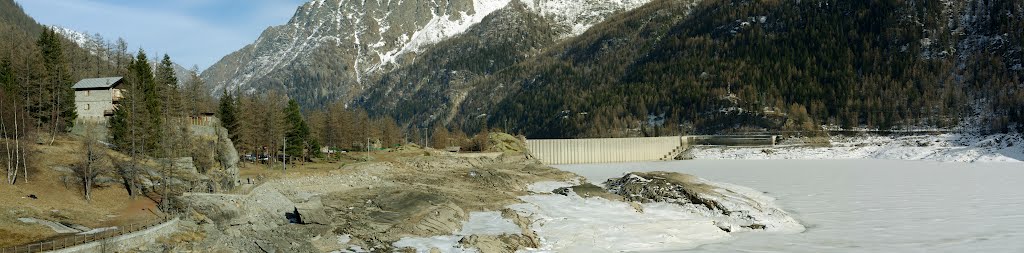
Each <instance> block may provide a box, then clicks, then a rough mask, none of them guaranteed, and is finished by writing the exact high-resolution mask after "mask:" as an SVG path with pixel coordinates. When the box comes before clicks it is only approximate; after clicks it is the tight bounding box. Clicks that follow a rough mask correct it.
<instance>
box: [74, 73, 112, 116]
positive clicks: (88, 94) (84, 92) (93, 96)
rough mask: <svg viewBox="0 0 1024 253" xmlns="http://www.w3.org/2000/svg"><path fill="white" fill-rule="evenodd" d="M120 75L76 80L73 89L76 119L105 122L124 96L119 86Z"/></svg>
mask: <svg viewBox="0 0 1024 253" xmlns="http://www.w3.org/2000/svg"><path fill="white" fill-rule="evenodd" d="M122 84H124V79H123V78H121V77H104V78H90V79H82V80H81V81H78V83H76V84H75V86H74V87H73V88H74V89H75V107H76V109H77V111H78V119H79V120H82V121H88V122H106V120H107V117H110V116H112V115H114V109H115V108H117V105H118V103H120V102H121V99H122V98H124V95H123V94H122V92H121V89H119V87H120V86H121V85H122Z"/></svg>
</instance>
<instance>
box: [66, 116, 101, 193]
mask: <svg viewBox="0 0 1024 253" xmlns="http://www.w3.org/2000/svg"><path fill="white" fill-rule="evenodd" d="M84 127H85V137H84V138H83V140H82V150H83V151H85V153H84V155H83V157H82V160H81V161H79V162H78V164H75V166H74V168H73V169H74V171H75V176H77V177H78V179H79V180H80V181H81V183H82V194H83V195H84V196H85V200H89V201H91V200H92V186H93V184H94V183H95V180H96V177H98V176H99V175H101V174H103V173H104V172H105V171H106V170H107V166H106V164H105V161H104V160H105V158H106V156H105V155H104V154H103V153H105V152H104V151H103V149H102V148H100V146H99V145H100V143H99V139H98V137H97V136H96V133H95V132H96V125H95V124H86V125H85V126H84Z"/></svg>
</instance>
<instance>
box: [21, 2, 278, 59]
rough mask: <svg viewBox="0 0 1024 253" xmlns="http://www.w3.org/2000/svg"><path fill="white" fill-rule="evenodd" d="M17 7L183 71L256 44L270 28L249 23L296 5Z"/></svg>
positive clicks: (46, 4)
mask: <svg viewBox="0 0 1024 253" xmlns="http://www.w3.org/2000/svg"><path fill="white" fill-rule="evenodd" d="M293 1H297V0H293ZM19 3H20V4H21V5H22V6H23V7H24V8H25V9H26V11H27V12H28V13H29V15H32V16H33V17H34V18H36V20H37V21H39V22H40V23H43V24H51V25H59V26H64V27H67V28H71V29H75V30H78V31H82V32H88V33H90V34H92V33H99V34H101V35H103V36H104V37H105V38H107V39H108V40H113V39H116V38H117V37H123V38H124V39H125V40H127V41H128V42H129V44H130V46H131V47H132V48H133V49H137V48H139V47H143V48H145V49H146V52H147V53H150V54H154V53H159V54H164V53H166V54H169V55H170V56H171V58H172V59H174V60H175V61H177V62H179V63H180V64H182V65H184V66H186V67H190V66H192V65H193V64H195V65H198V66H199V67H200V69H203V68H206V67H209V66H210V65H211V64H213V63H215V62H216V61H217V60H220V58H221V57H223V56H224V55H227V54H229V53H231V52H233V51H235V50H238V49H239V48H242V47H243V46H245V45H246V44H248V43H251V42H252V41H254V40H256V38H257V37H258V36H259V34H260V33H261V32H262V30H263V29H264V28H266V26H267V25H269V24H267V25H255V26H254V25H253V24H259V23H264V22H276V23H278V24H281V23H284V22H286V21H287V19H288V18H289V17H291V14H292V13H293V12H294V10H295V8H296V7H297V6H298V4H297V3H295V2H292V1H203V0H176V1H115V0H31V1H27V0H19ZM282 19H283V20H284V21H279V20H282ZM260 21H262V22H260ZM271 24H272V23H271Z"/></svg>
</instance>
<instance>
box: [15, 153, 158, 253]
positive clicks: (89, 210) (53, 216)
mask: <svg viewBox="0 0 1024 253" xmlns="http://www.w3.org/2000/svg"><path fill="white" fill-rule="evenodd" d="M80 146H81V141H79V140H77V139H75V138H71V137H61V138H58V139H57V141H56V142H55V143H54V145H53V146H46V145H38V146H35V147H34V148H35V149H34V150H35V151H36V154H35V158H36V161H35V163H33V164H34V165H33V166H34V168H29V173H30V174H29V182H28V183H24V181H21V182H19V183H18V184H17V185H10V184H6V183H0V247H7V246H13V245H19V244H26V243H31V242H35V241H39V240H44V239H46V238H50V237H53V236H56V235H57V234H55V233H54V232H53V230H51V229H50V228H48V227H46V226H43V225H38V224H27V223H22V222H20V221H18V220H17V219H18V218H22V217H34V218H39V219H45V220H50V221H56V222H63V223H72V224H80V225H84V226H87V227H90V228H101V227H111V226H121V225H124V224H131V223H148V222H151V221H153V220H155V219H157V216H156V215H155V214H153V213H152V212H150V210H154V211H155V209H156V208H155V203H154V202H153V201H152V200H150V199H148V198H145V197H139V198H136V199H134V200H133V199H131V198H129V196H128V192H127V191H126V190H125V189H124V188H123V187H119V186H114V187H107V188H95V190H94V192H93V197H92V198H93V199H92V201H91V202H90V201H86V200H85V198H83V197H82V193H81V192H82V191H81V189H80V187H79V185H76V184H74V183H69V184H68V185H65V184H64V183H63V180H62V177H64V176H65V175H66V174H65V173H63V172H59V171H56V170H54V169H52V168H53V167H56V166H59V167H70V165H71V164H73V163H74V161H75V160H76V159H78V157H80V156H82V153H81V151H80V150H81V149H80V148H79V147H80ZM116 155H119V154H115V156H116ZM30 194H34V195H36V196H37V197H38V199H31V198H28V197H27V196H28V195H30Z"/></svg>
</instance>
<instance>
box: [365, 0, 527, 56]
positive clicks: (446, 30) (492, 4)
mask: <svg viewBox="0 0 1024 253" xmlns="http://www.w3.org/2000/svg"><path fill="white" fill-rule="evenodd" d="M509 2H511V0H474V1H473V13H472V14H469V13H466V12H459V14H460V15H459V16H461V17H462V18H460V19H455V20H453V18H452V16H451V15H449V14H445V15H437V13H434V17H433V18H431V19H430V22H428V23H427V25H425V26H424V27H423V29H421V30H419V31H416V32H415V33H413V34H412V35H411V36H409V38H410V39H409V40H408V41H405V42H404V45H403V46H402V47H400V48H397V49H395V50H392V51H389V52H386V53H383V54H380V65H378V66H382V65H387V64H392V63H395V60H396V59H397V58H398V56H401V55H403V54H406V53H409V52H417V53H418V52H420V51H421V50H422V49H423V47H425V46H428V45H432V44H434V43H437V42H440V41H442V40H444V39H447V38H450V37H453V36H455V35H458V34H460V33H462V32H465V31H466V30H467V29H469V27H470V26H473V25H475V24H478V23H480V21H483V19H484V17H486V16H487V15H490V14H491V13H492V12H494V11H497V10H498V9H501V8H504V7H505V6H507V5H508V3H509Z"/></svg>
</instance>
